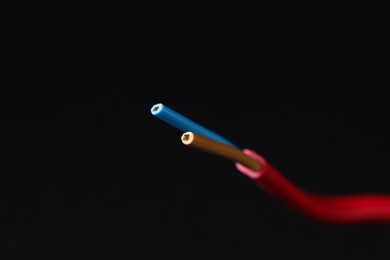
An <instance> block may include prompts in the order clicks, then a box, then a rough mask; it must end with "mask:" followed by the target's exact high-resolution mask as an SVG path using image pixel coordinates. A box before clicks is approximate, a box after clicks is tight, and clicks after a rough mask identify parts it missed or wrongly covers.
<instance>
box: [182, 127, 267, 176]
mask: <svg viewBox="0 0 390 260" xmlns="http://www.w3.org/2000/svg"><path fill="white" fill-rule="evenodd" d="M181 141H182V142H183V144H185V145H188V146H190V147H193V148H196V149H198V150H201V151H203V152H207V153H211V154H214V155H217V156H220V157H223V158H226V159H229V160H232V161H234V162H240V163H241V164H242V165H245V166H246V167H248V168H249V169H252V170H253V171H259V170H260V169H261V164H260V163H259V162H258V161H257V160H255V159H253V158H252V157H250V156H248V155H246V154H245V153H243V152H242V151H241V150H239V149H237V148H235V147H231V146H229V145H225V144H222V143H219V142H216V141H214V140H211V139H208V138H206V137H203V136H201V135H198V134H195V133H193V132H185V133H183V134H182V136H181Z"/></svg>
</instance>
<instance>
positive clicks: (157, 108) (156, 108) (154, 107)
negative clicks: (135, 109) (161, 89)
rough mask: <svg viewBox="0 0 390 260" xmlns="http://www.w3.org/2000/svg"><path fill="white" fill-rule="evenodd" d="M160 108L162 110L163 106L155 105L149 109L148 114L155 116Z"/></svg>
mask: <svg viewBox="0 0 390 260" xmlns="http://www.w3.org/2000/svg"><path fill="white" fill-rule="evenodd" d="M162 108H163V104H161V103H158V104H155V105H154V106H152V108H151V109H150V112H152V114H153V115H155V114H157V113H158V112H160V111H161V109H162Z"/></svg>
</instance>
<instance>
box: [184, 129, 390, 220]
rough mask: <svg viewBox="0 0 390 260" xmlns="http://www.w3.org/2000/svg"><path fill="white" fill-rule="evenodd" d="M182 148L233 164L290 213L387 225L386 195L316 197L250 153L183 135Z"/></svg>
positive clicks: (388, 206) (389, 196) (188, 133)
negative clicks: (289, 209) (282, 204)
mask: <svg viewBox="0 0 390 260" xmlns="http://www.w3.org/2000/svg"><path fill="white" fill-rule="evenodd" d="M181 141H182V143H183V144H184V145H186V146H188V147H192V148H195V149H198V150H200V151H203V152H206V153H209V154H213V155H216V156H220V157H223V158H226V159H229V160H231V161H233V162H234V165H235V167H236V169H237V170H238V171H239V172H241V173H242V174H244V175H245V176H247V177H248V178H249V179H251V180H252V181H253V182H254V183H255V184H256V185H257V186H258V187H260V188H261V189H263V190H264V191H265V192H267V193H268V194H270V195H271V196H273V197H275V198H276V199H278V200H280V201H281V202H283V203H285V205H286V206H288V207H290V208H291V209H293V210H295V211H297V212H300V213H301V214H303V215H305V216H307V217H309V218H311V219H314V220H318V221H321V222H325V223H329V224H342V225H350V224H367V223H390V194H352V195H320V194H315V193H312V192H308V191H307V190H305V189H303V188H301V187H299V186H297V185H295V184H294V183H293V182H291V181H290V180H288V179H287V178H286V177H284V176H283V174H282V173H281V172H280V171H278V169H276V168H275V167H274V166H273V165H271V164H270V163H269V162H268V161H267V160H266V159H265V158H263V157H262V156H261V155H259V154H258V153H257V152H255V151H254V150H251V149H248V148H245V149H242V150H241V149H240V148H237V147H232V146H230V145H227V144H225V143H221V142H218V141H216V140H214V139H212V138H208V137H206V136H202V135H200V134H199V133H195V132H191V129H189V131H185V133H183V134H182V136H181Z"/></svg>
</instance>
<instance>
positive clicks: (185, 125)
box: [150, 103, 238, 148]
mask: <svg viewBox="0 0 390 260" xmlns="http://www.w3.org/2000/svg"><path fill="white" fill-rule="evenodd" d="M150 112H151V113H152V115H154V116H156V117H158V118H159V119H161V120H163V121H164V122H166V123H168V124H170V125H172V126H174V127H176V128H177V129H179V130H181V131H182V132H194V133H197V134H199V135H202V136H205V137H207V138H210V139H212V140H215V141H217V142H220V143H223V144H226V145H229V146H232V147H235V148H238V146H237V145H235V144H233V143H232V142H230V141H229V140H228V139H226V138H224V137H223V136H221V135H219V134H217V133H215V132H213V131H211V130H210V129H207V128H206V127H204V126H202V125H200V124H198V123H196V122H194V121H192V120H191V119H189V118H187V117H185V116H183V115H182V114H179V113H178V112H176V111H174V110H173V109H171V108H169V107H167V106H165V105H164V104H161V103H158V104H155V105H154V106H152V108H151V109H150Z"/></svg>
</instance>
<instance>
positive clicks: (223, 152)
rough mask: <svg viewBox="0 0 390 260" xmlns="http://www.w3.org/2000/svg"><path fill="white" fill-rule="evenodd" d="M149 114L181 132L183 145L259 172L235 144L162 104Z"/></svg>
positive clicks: (256, 162)
mask: <svg viewBox="0 0 390 260" xmlns="http://www.w3.org/2000/svg"><path fill="white" fill-rule="evenodd" d="M151 113H152V114H153V115H154V116H156V117H158V118H160V119H161V120H163V121H165V122H166V123H168V124H170V125H172V126H174V127H176V128H178V129H179V130H181V131H183V132H184V133H183V134H182V136H181V141H182V142H183V144H185V145H187V146H189V147H192V148H196V149H198V150H200V151H203V152H207V153H210V154H213V155H217V156H220V157H223V158H226V159H229V160H231V161H233V162H239V163H241V164H243V165H245V166H246V167H248V168H249V169H251V170H253V171H259V170H260V168H261V165H260V163H259V162H258V161H257V160H254V159H253V158H251V157H249V156H248V155H246V154H245V153H243V152H242V151H241V150H240V149H239V148H238V146H237V145H236V144H234V143H233V142H231V141H230V140H228V139H226V138H225V137H223V136H221V135H220V134H217V133H216V132H214V131H212V130H210V129H208V128H206V127H204V126H202V125H200V124H198V123H196V122H195V121H193V120H191V119H189V118H188V117H185V116H183V115H182V114H179V113H178V112H176V111H174V110H173V109H171V108H169V107H167V106H165V105H164V104H162V103H158V104H155V105H154V106H153V107H152V108H151Z"/></svg>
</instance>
